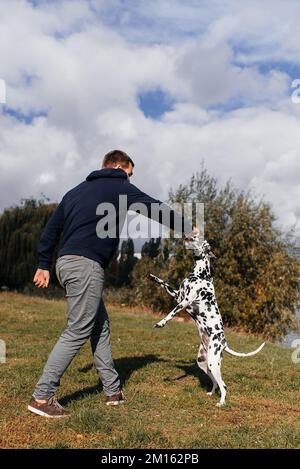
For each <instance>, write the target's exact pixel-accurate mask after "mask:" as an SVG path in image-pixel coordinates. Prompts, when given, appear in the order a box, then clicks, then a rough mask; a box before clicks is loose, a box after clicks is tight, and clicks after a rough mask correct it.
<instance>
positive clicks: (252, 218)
mask: <svg viewBox="0 0 300 469" xmlns="http://www.w3.org/2000/svg"><path fill="white" fill-rule="evenodd" d="M169 201H170V203H174V202H176V203H180V204H184V203H185V202H191V201H193V202H202V203H204V206H205V238H206V239H207V240H208V241H209V243H210V244H211V246H212V248H213V251H214V252H215V254H216V255H217V259H216V260H213V261H212V262H211V269H212V275H213V278H214V285H215V290H216V294H217V300H218V304H219V307H220V310H221V314H222V317H223V320H224V322H225V324H226V325H227V326H233V327H236V328H240V329H243V330H245V331H251V332H257V333H263V334H264V335H265V336H266V337H279V336H281V335H284V334H286V332H287V331H288V330H289V329H290V328H291V327H292V326H293V322H294V317H295V309H296V308H297V307H299V304H300V289H299V278H300V262H299V260H298V259H297V258H295V257H294V256H293V255H292V254H291V252H292V248H293V244H292V242H291V241H289V237H288V236H287V233H283V232H281V231H280V230H278V229H276V228H275V227H274V221H275V217H274V214H273V212H272V209H271V206H270V205H269V204H268V203H266V202H264V201H262V200H257V197H254V196H252V195H251V194H250V193H249V192H247V193H245V192H244V191H240V190H237V189H235V188H234V187H233V186H232V184H231V183H230V182H227V183H226V184H225V186H224V187H218V184H217V180H216V179H215V178H214V177H212V176H211V175H209V174H208V172H207V170H206V169H205V168H203V167H202V169H201V171H200V172H199V173H197V174H194V175H193V176H192V177H191V179H190V181H189V182H188V183H186V184H183V185H180V186H179V187H178V188H177V189H176V190H171V191H170V193H169ZM55 207H56V204H50V203H45V201H43V200H38V201H37V200H34V199H26V200H24V201H23V202H22V203H21V204H20V206H18V207H12V208H8V209H6V210H5V211H4V212H3V213H2V215H1V216H0V286H7V287H8V288H10V289H17V290H20V291H23V290H24V288H25V289H28V290H29V291H35V290H34V288H33V287H32V277H33V274H34V271H35V269H36V266H37V245H38V241H39V237H40V234H41V231H42V229H43V227H44V226H45V224H46V223H47V220H48V219H49V217H50V215H51V214H52V213H53V210H54V209H55ZM192 265H193V257H192V253H191V252H189V251H186V250H185V247H184V243H183V241H182V240H179V239H172V238H171V239H163V240H161V239H151V240H149V241H148V242H147V243H145V244H144V246H143V248H142V252H141V258H140V259H138V258H137V257H136V256H135V255H134V243H133V241H132V240H131V239H128V240H124V241H123V242H122V244H121V247H120V251H119V252H118V253H116V255H115V256H114V258H113V259H112V261H111V264H110V266H109V267H108V268H107V269H106V296H107V298H108V300H109V301H113V302H120V303H126V304H129V305H136V306H147V307H150V308H152V309H153V310H155V311H161V312H164V313H167V312H168V311H170V310H171V309H172V308H173V307H174V304H173V300H172V298H170V297H169V296H168V295H167V294H166V293H163V292H162V290H161V288H159V287H158V286H157V285H156V284H154V283H152V282H151V281H150V280H149V274H150V273H153V274H156V275H158V276H160V277H161V278H164V279H165V280H167V281H168V282H169V283H170V284H171V285H172V286H174V287H177V286H178V285H179V283H180V281H181V280H182V279H183V278H184V277H185V276H186V274H187V273H188V272H189V271H190V270H191V268H192ZM52 279H53V281H52V287H51V290H50V294H54V293H55V292H56V290H58V282H57V280H56V277H55V273H54V271H53V272H52ZM60 291H61V290H60ZM48 293H49V292H48Z"/></svg>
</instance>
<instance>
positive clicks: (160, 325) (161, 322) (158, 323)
mask: <svg viewBox="0 0 300 469" xmlns="http://www.w3.org/2000/svg"><path fill="white" fill-rule="evenodd" d="M165 325H166V323H165V322H164V321H159V322H157V323H156V324H155V326H154V327H164V326H165Z"/></svg>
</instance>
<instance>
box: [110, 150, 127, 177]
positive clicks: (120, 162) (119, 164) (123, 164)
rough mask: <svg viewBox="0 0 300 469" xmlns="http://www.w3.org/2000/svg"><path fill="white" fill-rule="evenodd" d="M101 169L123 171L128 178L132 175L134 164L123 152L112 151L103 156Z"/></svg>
mask: <svg viewBox="0 0 300 469" xmlns="http://www.w3.org/2000/svg"><path fill="white" fill-rule="evenodd" d="M102 168H115V169H123V171H125V173H126V174H127V176H128V177H130V176H132V174H133V168H134V162H133V161H132V159H131V158H130V156H128V155H127V153H125V151H122V150H113V151H110V152H109V153H107V154H106V155H105V156H104V158H103V162H102Z"/></svg>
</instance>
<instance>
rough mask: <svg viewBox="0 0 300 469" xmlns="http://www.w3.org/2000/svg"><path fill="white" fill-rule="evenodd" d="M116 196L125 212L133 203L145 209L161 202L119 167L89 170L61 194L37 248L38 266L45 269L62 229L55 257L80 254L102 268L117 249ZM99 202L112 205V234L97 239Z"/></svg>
mask: <svg viewBox="0 0 300 469" xmlns="http://www.w3.org/2000/svg"><path fill="white" fill-rule="evenodd" d="M120 195H124V196H126V199H125V200H126V206H125V211H126V210H127V208H128V207H129V206H130V205H131V204H132V203H135V202H140V203H143V204H145V206H146V207H147V208H149V207H150V205H151V204H152V203H159V204H161V202H160V201H159V200H157V199H153V198H152V197H149V196H148V195H147V194H145V193H144V192H142V191H140V190H139V189H138V188H137V187H136V186H134V185H133V184H130V182H129V181H128V178H127V175H126V173H125V172H124V171H123V170H122V169H113V168H104V169H101V170H98V171H93V172H92V173H91V174H90V175H89V176H88V177H87V178H86V180H85V181H84V182H82V183H81V184H79V185H78V186H76V187H74V188H73V189H71V190H70V191H68V192H67V193H66V194H65V196H64V197H63V199H62V201H61V203H60V204H59V206H58V207H57V209H56V211H55V213H54V214H53V215H52V217H51V218H50V220H49V222H48V223H47V226H46V228H45V230H44V232H43V235H42V237H41V240H40V244H39V248H38V254H39V267H40V268H42V269H49V267H50V264H51V261H52V255H53V249H54V246H55V244H56V243H57V241H58V238H59V236H60V234H61V232H62V231H63V236H62V239H61V241H60V246H59V252H58V255H59V256H63V255H66V254H75V255H81V256H85V257H88V258H89V259H93V260H95V261H97V262H99V263H100V264H101V266H102V267H106V266H107V265H108V263H109V261H110V259H111V258H112V256H113V255H114V253H115V251H116V249H117V248H118V244H119V232H120V231H121V229H122V226H120V225H122V219H120V213H119V196H120ZM100 204H111V207H112V208H115V212H114V213H115V216H113V223H114V225H115V236H109V237H105V238H103V237H102V238H101V237H99V233H97V223H98V222H99V220H100V219H101V215H100V213H99V210H97V208H98V207H99V205H100ZM103 215H104V213H103V212H102V216H103ZM122 215H124V213H123V214H122Z"/></svg>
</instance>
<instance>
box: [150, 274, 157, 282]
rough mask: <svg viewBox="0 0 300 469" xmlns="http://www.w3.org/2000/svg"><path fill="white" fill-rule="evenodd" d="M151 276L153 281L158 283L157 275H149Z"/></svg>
mask: <svg viewBox="0 0 300 469" xmlns="http://www.w3.org/2000/svg"><path fill="white" fill-rule="evenodd" d="M149 276H150V278H151V280H153V281H154V282H156V281H157V277H156V276H155V275H153V274H149Z"/></svg>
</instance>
